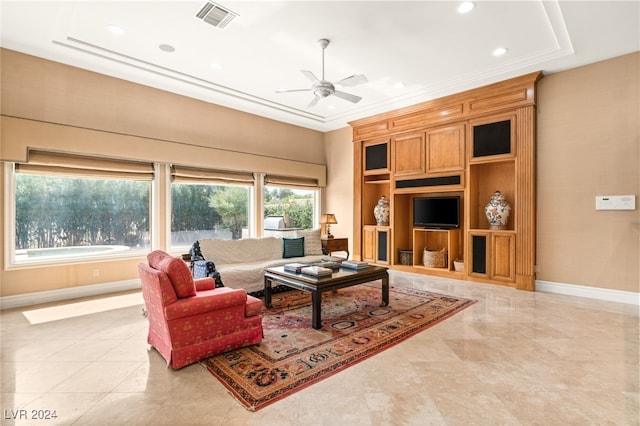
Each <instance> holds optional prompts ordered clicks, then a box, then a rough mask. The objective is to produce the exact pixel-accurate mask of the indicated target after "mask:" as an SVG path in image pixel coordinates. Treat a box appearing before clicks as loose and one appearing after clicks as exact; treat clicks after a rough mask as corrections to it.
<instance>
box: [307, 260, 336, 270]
mask: <svg viewBox="0 0 640 426" xmlns="http://www.w3.org/2000/svg"><path fill="white" fill-rule="evenodd" d="M310 266H320V267H321V268H329V269H333V270H334V271H337V270H338V269H340V262H332V261H328V260H323V261H320V262H317V263H312V264H311V265H310Z"/></svg>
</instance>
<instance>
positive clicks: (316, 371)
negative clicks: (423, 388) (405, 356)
mask: <svg viewBox="0 0 640 426" xmlns="http://www.w3.org/2000/svg"><path fill="white" fill-rule="evenodd" d="M380 287H381V286H380V284H379V282H378V283H375V282H373V283H369V284H362V285H357V286H353V287H348V288H344V289H341V290H338V291H337V292H336V293H331V292H327V293H323V295H322V328H321V329H319V330H314V329H313V328H311V296H310V294H309V293H307V292H302V291H299V290H291V291H286V292H282V293H276V294H274V295H272V308H270V309H265V310H264V316H263V320H262V325H263V329H264V339H263V340H262V342H261V343H260V344H259V345H254V346H249V347H245V348H241V349H237V350H234V351H230V352H226V353H224V354H220V355H216V356H214V357H211V358H208V359H206V360H204V361H202V364H203V365H204V366H205V367H206V368H207V369H208V370H209V371H210V372H211V374H213V376H214V377H216V378H217V379H218V380H219V381H220V382H221V383H222V384H223V385H224V386H225V387H226V388H227V389H228V390H229V391H230V393H231V394H232V395H233V396H234V397H235V398H236V399H237V400H238V401H239V402H240V403H241V404H242V405H243V406H245V407H246V408H247V409H249V410H252V411H255V410H259V409H261V408H263V407H265V406H266V405H268V404H271V403H273V402H275V401H278V400H280V399H282V398H285V397H287V396H289V395H292V394H293V393H295V392H296V391H299V390H301V389H303V388H305V387H306V386H309V385H311V384H313V383H316V382H318V381H320V380H322V379H325V378H327V377H329V376H331V375H333V374H335V373H337V372H339V371H341V370H344V369H345V368H347V367H350V366H352V365H354V364H356V363H358V362H360V361H363V360H365V359H367V358H368V357H371V356H373V355H375V354H377V353H380V352H381V351H383V350H385V349H388V348H389V347H391V346H393V345H395V344H397V343H400V342H401V341H403V340H405V339H407V338H408V337H411V336H412V335H414V334H416V333H418V332H420V331H423V330H425V329H427V328H429V327H431V326H432V325H435V324H437V323H439V322H441V321H443V320H445V319H447V318H449V317H451V316H452V315H454V314H456V313H457V312H460V311H461V310H463V309H465V308H467V307H468V306H471V305H472V304H474V303H475V301H474V300H469V299H463V298H459V297H452V296H447V295H444V294H438V293H431V292H427V291H422V290H416V289H412V288H401V287H390V288H389V306H385V307H381V306H380V302H381V299H382V295H381V289H380Z"/></svg>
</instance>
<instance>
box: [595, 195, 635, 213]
mask: <svg viewBox="0 0 640 426" xmlns="http://www.w3.org/2000/svg"><path fill="white" fill-rule="evenodd" d="M635 209H636V196H635V195H596V210H635Z"/></svg>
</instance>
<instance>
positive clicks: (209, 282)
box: [193, 277, 216, 291]
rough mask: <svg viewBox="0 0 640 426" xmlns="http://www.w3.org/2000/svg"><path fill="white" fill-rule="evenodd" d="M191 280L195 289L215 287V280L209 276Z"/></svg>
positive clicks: (211, 288) (201, 289) (202, 289)
mask: <svg viewBox="0 0 640 426" xmlns="http://www.w3.org/2000/svg"><path fill="white" fill-rule="evenodd" d="M193 282H195V284H196V291H205V290H213V289H214V288H216V282H215V281H214V280H213V278H211V277H205V278H196V279H195V280H193Z"/></svg>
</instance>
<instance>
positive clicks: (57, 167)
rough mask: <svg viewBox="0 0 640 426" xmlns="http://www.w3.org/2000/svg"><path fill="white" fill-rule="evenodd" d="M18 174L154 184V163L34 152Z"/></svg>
mask: <svg viewBox="0 0 640 426" xmlns="http://www.w3.org/2000/svg"><path fill="white" fill-rule="evenodd" d="M16 172H17V173H25V174H39V175H42V174H48V175H59V176H66V177H84V178H106V179H108V178H118V179H135V180H153V176H154V168H153V163H150V162H138V161H130V160H119V159H111V158H104V157H101V158H98V157H90V156H85V155H76V154H68V153H61V152H48V151H40V150H30V151H29V155H28V160H27V163H21V164H16Z"/></svg>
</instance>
